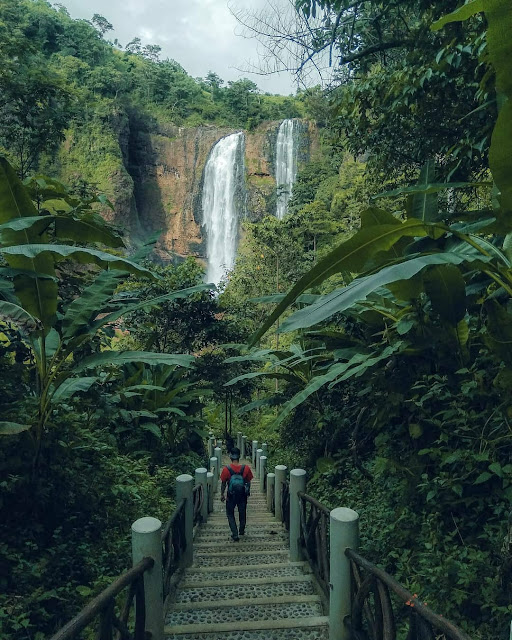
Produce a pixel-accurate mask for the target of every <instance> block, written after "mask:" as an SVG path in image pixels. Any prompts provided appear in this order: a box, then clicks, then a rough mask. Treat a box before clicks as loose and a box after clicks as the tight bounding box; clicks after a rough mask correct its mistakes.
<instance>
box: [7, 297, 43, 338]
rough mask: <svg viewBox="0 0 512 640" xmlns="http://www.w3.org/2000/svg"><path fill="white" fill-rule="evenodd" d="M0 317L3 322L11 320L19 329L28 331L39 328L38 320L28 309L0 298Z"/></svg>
mask: <svg viewBox="0 0 512 640" xmlns="http://www.w3.org/2000/svg"><path fill="white" fill-rule="evenodd" d="M0 318H1V319H2V320H4V321H5V322H12V323H13V324H15V325H16V326H17V327H18V328H19V329H21V330H22V331H25V332H26V333H30V332H31V331H36V330H38V329H40V328H41V323H40V321H39V320H37V319H36V318H34V316H32V315H31V314H30V313H29V312H28V311H25V309H23V308H22V307H20V306H19V305H17V304H13V303H12V302H6V301H5V300H0Z"/></svg>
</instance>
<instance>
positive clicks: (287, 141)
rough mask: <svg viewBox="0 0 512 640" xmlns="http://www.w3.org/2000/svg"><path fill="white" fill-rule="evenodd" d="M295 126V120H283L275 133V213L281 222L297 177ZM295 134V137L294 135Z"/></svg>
mask: <svg viewBox="0 0 512 640" xmlns="http://www.w3.org/2000/svg"><path fill="white" fill-rule="evenodd" d="M297 125H298V123H297V122H296V121H295V120H283V122H281V125H280V127H279V131H278V133H277V145H276V183H277V211H276V215H277V217H278V218H279V220H282V219H283V217H284V215H285V213H286V209H287V207H288V201H289V200H290V197H291V195H292V187H293V183H294V182H295V178H296V177H297V145H296V139H297V135H296V134H297ZM294 134H295V135H294Z"/></svg>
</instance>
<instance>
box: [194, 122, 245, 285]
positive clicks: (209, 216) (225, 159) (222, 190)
mask: <svg viewBox="0 0 512 640" xmlns="http://www.w3.org/2000/svg"><path fill="white" fill-rule="evenodd" d="M244 141H245V139H244V134H243V133H233V134H231V135H229V136H226V137H225V138H222V139H221V140H219V141H218V142H217V144H216V145H215V146H214V147H213V149H212V150H211V152H210V155H209V157H208V161H207V162H206V166H205V169H204V181H203V200H202V206H203V221H204V225H205V227H206V256H207V259H208V267H207V270H206V279H207V282H213V283H215V284H219V282H220V281H221V280H222V279H223V278H224V276H225V275H226V272H228V271H230V270H231V269H232V268H233V266H234V264H235V258H236V250H237V243H238V220H239V217H240V213H241V212H240V210H239V209H240V203H239V201H238V202H237V200H239V199H237V189H239V187H240V181H241V180H243V178H244V174H245V168H244V166H243V158H244Z"/></svg>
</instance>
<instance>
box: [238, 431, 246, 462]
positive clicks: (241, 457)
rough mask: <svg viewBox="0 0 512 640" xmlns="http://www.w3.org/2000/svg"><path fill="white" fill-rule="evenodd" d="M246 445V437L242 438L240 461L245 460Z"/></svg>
mask: <svg viewBox="0 0 512 640" xmlns="http://www.w3.org/2000/svg"><path fill="white" fill-rule="evenodd" d="M246 443H247V436H242V446H241V447H240V460H243V459H244V458H245V452H246V451H247V447H246V446H245V445H246Z"/></svg>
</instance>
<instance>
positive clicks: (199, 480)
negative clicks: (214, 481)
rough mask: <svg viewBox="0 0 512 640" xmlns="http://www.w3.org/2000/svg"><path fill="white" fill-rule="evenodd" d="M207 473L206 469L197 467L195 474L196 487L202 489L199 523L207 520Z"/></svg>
mask: <svg viewBox="0 0 512 640" xmlns="http://www.w3.org/2000/svg"><path fill="white" fill-rule="evenodd" d="M207 473H208V469H205V468H204V467H199V469H196V472H195V481H196V487H197V485H201V486H202V487H203V504H202V505H201V521H202V522H206V521H207V520H208V495H207V493H206V491H207V488H206V474H207Z"/></svg>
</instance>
